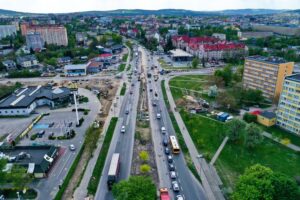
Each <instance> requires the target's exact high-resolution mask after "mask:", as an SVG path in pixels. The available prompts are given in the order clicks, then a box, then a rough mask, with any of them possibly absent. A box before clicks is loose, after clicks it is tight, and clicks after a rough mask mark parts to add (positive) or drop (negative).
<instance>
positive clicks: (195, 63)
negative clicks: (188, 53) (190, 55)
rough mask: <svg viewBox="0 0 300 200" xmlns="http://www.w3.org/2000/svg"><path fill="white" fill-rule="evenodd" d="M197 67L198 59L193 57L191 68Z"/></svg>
mask: <svg viewBox="0 0 300 200" xmlns="http://www.w3.org/2000/svg"><path fill="white" fill-rule="evenodd" d="M198 65H199V58H197V57H195V58H194V59H193V61H192V67H193V68H194V69H195V68H197V67H198Z"/></svg>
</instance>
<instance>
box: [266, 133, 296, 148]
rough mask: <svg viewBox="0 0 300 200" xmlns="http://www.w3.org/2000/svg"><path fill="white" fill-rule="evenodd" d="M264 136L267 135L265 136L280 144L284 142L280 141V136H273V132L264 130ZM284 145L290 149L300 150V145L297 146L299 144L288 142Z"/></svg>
mask: <svg viewBox="0 0 300 200" xmlns="http://www.w3.org/2000/svg"><path fill="white" fill-rule="evenodd" d="M263 136H265V137H267V138H269V139H271V140H273V141H275V142H278V143H279V144H282V143H281V142H280V139H278V138H276V137H275V138H274V137H273V136H272V134H270V133H268V132H263ZM282 145H284V146H286V147H287V148H289V149H291V150H294V151H297V152H300V147H299V146H297V145H294V144H287V145H285V144H282Z"/></svg>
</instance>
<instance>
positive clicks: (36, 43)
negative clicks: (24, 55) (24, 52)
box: [26, 33, 44, 51]
mask: <svg viewBox="0 0 300 200" xmlns="http://www.w3.org/2000/svg"><path fill="white" fill-rule="evenodd" d="M26 46H27V48H28V49H33V50H34V51H36V50H39V51H40V50H42V48H43V47H44V41H43V39H42V37H41V34H39V33H28V34H27V35H26Z"/></svg>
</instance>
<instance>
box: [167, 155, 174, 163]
mask: <svg viewBox="0 0 300 200" xmlns="http://www.w3.org/2000/svg"><path fill="white" fill-rule="evenodd" d="M167 159H168V162H169V163H172V162H173V157H172V156H171V155H168V157H167Z"/></svg>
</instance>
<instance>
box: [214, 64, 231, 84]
mask: <svg viewBox="0 0 300 200" xmlns="http://www.w3.org/2000/svg"><path fill="white" fill-rule="evenodd" d="M215 76H218V77H221V78H223V80H224V83H225V86H228V85H229V84H230V83H231V81H232V76H233V74H232V70H231V66H229V65H227V66H226V67H224V69H223V70H217V71H215Z"/></svg>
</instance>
